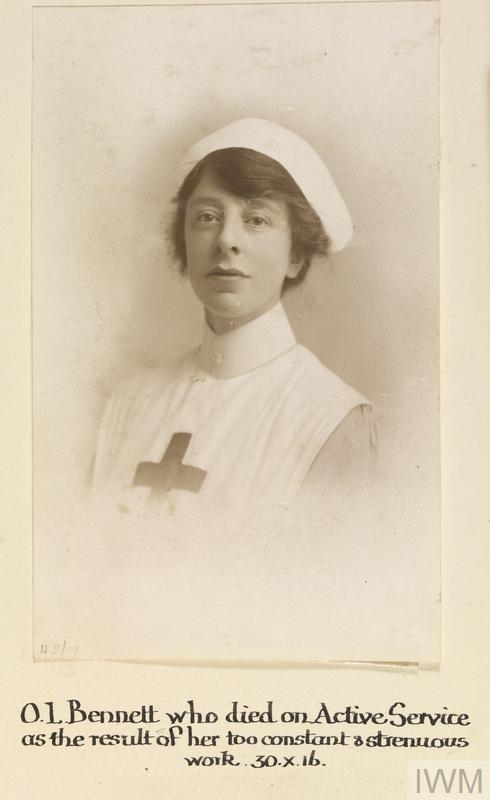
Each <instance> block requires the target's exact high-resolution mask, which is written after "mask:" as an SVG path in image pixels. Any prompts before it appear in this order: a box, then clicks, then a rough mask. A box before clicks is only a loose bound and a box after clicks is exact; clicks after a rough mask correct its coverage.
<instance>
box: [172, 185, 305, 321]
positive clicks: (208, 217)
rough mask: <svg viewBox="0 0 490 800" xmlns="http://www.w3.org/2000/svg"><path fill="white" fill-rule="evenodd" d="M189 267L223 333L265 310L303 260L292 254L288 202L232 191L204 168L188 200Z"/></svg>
mask: <svg viewBox="0 0 490 800" xmlns="http://www.w3.org/2000/svg"><path fill="white" fill-rule="evenodd" d="M184 235H185V247H186V256H187V269H188V272H189V277H190V281H191V284H192V288H193V289H194V292H195V293H196V295H197V297H198V298H199V300H200V301H201V303H202V304H203V305H204V307H205V309H206V319H207V321H208V323H209V324H210V325H211V327H212V328H213V330H214V331H215V332H216V333H223V332H224V331H226V330H229V329H230V328H232V327H238V326H239V325H243V324H245V323H246V322H250V321H251V320H252V319H255V318H256V317H259V316H260V315H261V314H264V313H265V312H266V311H268V310H269V309H270V308H272V306H274V305H275V304H276V303H277V302H278V301H279V298H280V296H281V290H282V285H283V282H284V279H285V278H286V277H290V278H293V277H295V276H296V274H297V273H298V272H299V269H300V267H301V264H295V263H294V262H293V261H292V259H291V229H290V225H289V214H288V208H287V205H286V203H285V202H284V201H283V200H279V199H277V200H275V199H272V198H268V197H267V198H266V197H263V198H256V199H252V200H247V199H245V198H240V197H237V196H235V195H233V194H230V193H229V192H228V191H226V189H224V188H223V187H222V186H221V184H220V183H219V182H218V181H217V180H216V179H215V178H214V176H213V175H212V174H211V173H205V174H204V175H203V177H202V178H201V180H200V181H199V183H198V185H197V186H196V188H195V189H194V191H193V192H192V194H191V195H190V197H189V199H188V201H187V207H186V214H185V225H184Z"/></svg>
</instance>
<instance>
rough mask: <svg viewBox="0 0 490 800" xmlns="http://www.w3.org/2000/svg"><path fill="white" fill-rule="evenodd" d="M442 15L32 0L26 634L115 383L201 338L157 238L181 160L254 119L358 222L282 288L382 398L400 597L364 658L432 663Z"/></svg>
mask: <svg viewBox="0 0 490 800" xmlns="http://www.w3.org/2000/svg"><path fill="white" fill-rule="evenodd" d="M438 14H439V7H438V4H437V3H434V2H422V3H421V2H414V3H410V2H403V3H401V2H400V3H396V2H393V3H391V2H380V3H363V4H356V3H342V4H337V3H324V4H312V5H307V6H305V5H300V4H285V5H281V4H278V5H235V6H232V5H230V6H165V7H164V6H161V7H149V6H148V7H140V8H137V7H114V8H104V7H93V8H76V7H71V8H70V7H66V8H38V9H35V10H34V61H33V95H34V99H33V306H34V335H33V350H34V523H35V543H36V546H35V568H36V632H37V635H38V642H42V641H44V642H45V641H52V640H53V636H57V635H58V633H56V632H55V623H54V621H53V620H54V618H55V617H56V614H55V613H54V609H57V612H58V613H59V614H60V615H61V617H63V612H62V611H60V609H62V605H63V598H62V588H61V583H60V575H61V574H62V573H63V571H64V567H65V560H66V559H68V558H69V553H70V550H71V546H72V543H73V542H72V539H73V537H75V536H78V533H76V532H75V531H76V527H77V526H76V519H77V515H78V514H79V509H80V508H81V507H82V506H83V498H84V493H85V491H86V486H87V481H88V478H89V475H90V467H91V460H92V456H93V448H94V442H95V435H96V431H97V427H98V424H99V420H100V414H101V412H102V408H103V405H104V403H105V401H106V399H107V397H108V395H109V394H110V392H111V391H112V389H113V388H114V386H115V385H116V384H117V383H118V381H120V380H121V379H123V378H124V377H126V376H128V375H130V374H132V373H133V372H135V371H136V370H138V369H140V368H141V366H142V365H145V366H152V365H156V364H158V363H159V362H160V361H162V360H165V359H166V358H169V357H174V356H175V355H179V354H182V353H184V352H185V351H186V350H187V349H189V348H190V347H192V346H194V345H195V344H196V343H197V342H198V341H199V337H200V331H201V327H202V311H201V308H200V306H199V304H198V303H197V301H196V300H195V299H194V297H193V295H192V292H191V290H190V288H189V286H188V284H187V282H186V280H185V279H184V278H182V277H181V276H180V275H179V273H178V272H177V270H176V269H175V267H174V266H173V265H172V264H171V260H170V258H169V255H168V252H167V249H166V243H165V234H164V221H165V212H166V208H167V202H168V198H169V193H170V191H171V189H170V186H171V178H172V174H173V170H174V168H175V165H176V164H177V162H178V159H179V157H180V156H181V155H182V153H183V152H184V151H185V150H186V149H187V147H188V146H190V145H191V144H193V143H194V142H195V141H196V140H197V139H198V138H201V137H203V136H205V135H206V134H208V133H210V132H211V131H213V130H215V129H217V128H219V127H221V126H223V125H225V124H227V123H229V122H231V121H233V120H235V119H237V118H240V117H263V118H266V119H271V120H273V121H275V122H278V123H279V124H281V125H284V126H285V127H287V128H291V130H293V131H295V132H296V133H298V134H300V135H301V136H303V137H304V138H305V139H306V140H307V141H309V142H310V143H311V144H312V146H313V147H314V148H315V149H316V150H317V151H318V153H319V154H320V155H321V156H322V157H323V158H324V159H325V161H326V163H327V164H328V166H329V168H330V171H331V172H332V174H333V176H334V179H335V180H336V182H337V184H338V186H339V188H340V190H341V192H342V194H343V196H344V198H345V200H346V203H347V205H348V207H349V209H350V212H351V215H352V218H353V221H354V226H355V233H354V238H353V240H352V242H351V243H350V245H349V246H348V247H347V249H346V250H345V251H344V252H342V253H340V254H338V255H335V256H332V257H331V258H330V260H329V262H328V263H326V264H325V262H319V263H316V264H314V266H313V267H312V269H311V270H310V273H309V275H308V276H307V279H306V281H305V283H304V284H303V285H302V286H301V287H300V288H298V289H295V290H293V291H291V292H290V293H288V294H287V295H286V297H285V299H284V304H285V307H286V310H287V312H288V315H289V318H290V321H291V323H292V326H293V328H294V330H295V332H296V335H297V338H298V339H299V341H300V342H301V343H303V344H305V345H306V346H307V347H309V348H310V349H311V350H312V351H313V352H314V353H315V354H316V355H318V357H319V358H320V359H321V360H322V361H323V362H324V363H325V364H326V365H327V366H328V367H329V368H330V369H332V370H333V371H334V372H336V373H337V374H339V375H340V376H341V377H342V378H343V379H344V380H345V381H346V382H348V383H350V384H351V385H353V386H354V387H355V388H356V389H358V390H359V391H361V392H362V393H363V394H364V395H365V396H366V397H368V398H369V399H370V400H371V401H372V403H373V406H374V410H375V415H376V420H377V426H378V433H379V456H378V470H379V473H380V475H381V477H382V481H383V483H384V486H385V495H384V501H383V503H382V504H381V505H380V508H379V520H378V521H379V524H380V529H382V530H383V536H384V537H385V543H386V547H385V548H384V551H383V552H384V554H385V559H384V560H383V559H381V561H380V563H379V576H380V579H379V580H380V584H382V583H383V582H385V583H387V585H388V584H389V592H391V595H390V594H389V592H388V590H387V594H386V596H384V595H383V596H381V595H380V599H379V603H380V604H381V605H382V604H383V601H384V600H385V601H386V608H385V613H386V615H387V616H386V620H385V623H384V632H383V636H384V638H383V644H382V647H378V648H377V647H376V646H373V647H372V648H371V650H368V651H366V652H363V653H360V654H359V653H357V656H358V657H361V658H366V659H371V658H373V657H377V656H380V657H381V656H382V657H383V658H384V659H385V660H414V661H424V660H426V661H435V660H437V658H438V633H439V629H438V612H437V594H438V588H439V584H438V576H439V435H438V434H439V420H438V414H439V407H438V385H439V372H438V369H439V367H438V236H437V231H438V224H437V206H438V148H439V127H438V105H439V101H438ZM87 535H88V534H87ZM369 536H370V531H364V532H363V537H364V540H365V542H366V545H367V548H369ZM395 575H396V580H395V579H394V577H393V576H395ZM67 613H68V612H67ZM334 655H335V657H340V658H345V657H349V654H347V653H346V652H343V651H342V647H340V648H339V652H337V653H335V654H334Z"/></svg>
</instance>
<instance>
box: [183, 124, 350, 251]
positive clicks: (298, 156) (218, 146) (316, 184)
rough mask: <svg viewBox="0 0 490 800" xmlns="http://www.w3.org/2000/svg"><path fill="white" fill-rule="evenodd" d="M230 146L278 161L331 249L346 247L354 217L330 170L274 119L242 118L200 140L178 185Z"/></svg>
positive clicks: (185, 160) (187, 158)
mask: <svg viewBox="0 0 490 800" xmlns="http://www.w3.org/2000/svg"><path fill="white" fill-rule="evenodd" d="M227 147H247V148H249V149H250V150H256V151H257V152H258V153H263V154H264V155H266V156H269V157H270V158H273V159H275V160H276V161H279V163H280V164H282V166H283V167H284V168H285V169H286V170H287V171H288V172H289V174H290V175H291V177H292V178H293V179H294V180H295V181H296V183H297V184H298V186H299V188H300V189H301V191H302V192H303V194H304V196H305V197H306V199H307V200H308V202H309V203H310V205H311V206H312V207H313V208H314V209H315V211H316V213H317V214H318V216H319V217H320V220H321V222H322V224H323V227H324V229H325V232H326V234H327V236H328V238H329V240H330V251H331V252H334V253H335V252H338V251H339V250H342V249H343V248H344V247H345V246H346V244H347V243H348V242H349V240H350V238H351V236H352V220H351V218H350V214H349V212H348V210H347V206H346V205H345V203H344V201H343V199H342V196H341V194H340V192H339V190H338V189H337V187H336V185H335V183H334V181H333V178H332V176H331V175H330V172H329V171H328V169H327V167H326V166H325V164H324V162H323V161H322V159H321V158H320V156H319V155H318V154H317V153H316V152H315V151H314V150H313V148H312V147H311V146H310V145H309V144H308V142H305V140H304V139H302V138H301V137H300V136H298V135H297V134H295V133H292V131H289V130H287V129H286V128H283V127H281V126H280V125H276V124H275V123H274V122H269V121H268V120H265V119H239V120H237V121H236V122H232V123H231V125H226V127H224V128H221V129H220V130H219V131H215V133H211V134H210V135H209V136H206V138H205V139H201V141H200V142H197V144H195V145H193V147H191V148H190V150H188V151H187V153H186V154H185V155H184V157H183V158H182V160H181V162H180V164H179V166H178V169H177V174H176V185H177V186H178V187H179V186H180V185H181V183H182V181H183V180H184V178H185V177H186V175H188V173H189V172H190V171H191V169H192V168H193V167H194V166H195V165H196V164H197V163H198V162H199V161H200V160H201V159H202V158H204V156H207V155H208V154H209V153H212V152H214V151H215V150H224V149H225V148H227Z"/></svg>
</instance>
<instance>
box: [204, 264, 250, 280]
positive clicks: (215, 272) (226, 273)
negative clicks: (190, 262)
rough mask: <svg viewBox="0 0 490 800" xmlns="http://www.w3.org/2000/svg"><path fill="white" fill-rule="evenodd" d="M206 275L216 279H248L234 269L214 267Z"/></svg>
mask: <svg viewBox="0 0 490 800" xmlns="http://www.w3.org/2000/svg"><path fill="white" fill-rule="evenodd" d="M208 275H210V276H212V277H216V278H248V275H245V273H244V272H242V271H241V270H239V269H236V268H235V267H233V268H230V269H227V268H225V267H219V266H216V267H213V268H212V269H211V270H210V271H209V272H208Z"/></svg>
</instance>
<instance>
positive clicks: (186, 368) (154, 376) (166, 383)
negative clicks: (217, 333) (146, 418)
mask: <svg viewBox="0 0 490 800" xmlns="http://www.w3.org/2000/svg"><path fill="white" fill-rule="evenodd" d="M196 357H197V349H193V350H189V351H188V352H187V353H185V354H184V355H182V356H176V357H175V358H171V359H168V360H166V361H164V362H162V363H161V364H158V365H157V366H152V367H143V368H142V369H139V370H136V371H135V372H133V373H131V375H129V376H128V377H126V378H124V379H123V380H121V381H120V382H119V383H118V384H117V385H116V387H115V388H114V390H113V392H112V395H111V399H112V400H114V401H116V402H119V403H121V402H123V403H126V404H132V403H135V402H139V401H142V400H144V399H145V398H147V399H149V398H150V397H152V396H153V395H154V394H160V393H161V392H162V391H164V390H166V389H168V388H169V387H170V386H171V385H172V383H173V382H174V381H176V380H178V379H180V378H181V377H183V376H185V374H186V373H187V372H191V371H192V370H193V369H194V368H195V363H196Z"/></svg>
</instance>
